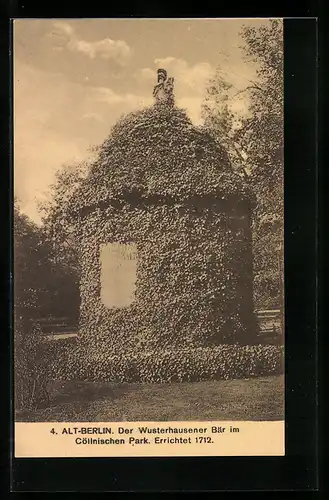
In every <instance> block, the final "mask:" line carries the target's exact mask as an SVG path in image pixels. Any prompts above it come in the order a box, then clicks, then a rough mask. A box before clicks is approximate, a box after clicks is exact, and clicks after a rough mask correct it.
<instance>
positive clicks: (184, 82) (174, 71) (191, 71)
mask: <svg viewBox="0 0 329 500" xmlns="http://www.w3.org/2000/svg"><path fill="white" fill-rule="evenodd" d="M154 65H155V69H151V68H142V69H141V70H139V71H138V72H137V73H136V77H137V78H139V79H140V80H142V81H143V80H144V81H152V80H153V81H155V79H156V69H158V68H165V69H166V70H168V73H169V74H170V75H172V76H174V78H175V85H176V86H177V91H178V92H179V93H183V92H184V91H186V90H189V91H193V92H197V93H198V94H201V93H203V91H204V87H205V85H206V84H207V82H208V80H209V78H210V77H211V75H212V74H213V73H214V68H213V67H212V66H211V65H210V64H209V63H207V62H199V63H196V64H193V65H189V64H188V63H187V61H185V60H184V59H178V58H176V57H172V56H169V57H164V58H158V59H155V60H154Z"/></svg>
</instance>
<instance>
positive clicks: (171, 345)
mask: <svg viewBox="0 0 329 500" xmlns="http://www.w3.org/2000/svg"><path fill="white" fill-rule="evenodd" d="M173 88H174V81H173V79H172V78H169V79H167V74H166V71H165V70H159V71H158V82H157V85H156V86H155V88H154V93H153V95H154V99H155V102H154V105H153V106H151V107H149V108H146V109H144V110H142V111H137V112H134V113H131V114H129V115H127V116H125V117H124V118H122V119H121V120H119V121H118V122H117V123H116V125H115V126H114V127H113V129H112V131H111V133H110V135H109V137H108V138H107V139H106V140H105V142H104V143H103V144H102V146H101V147H100V149H99V153H98V157H97V159H96V161H95V162H94V164H93V165H92V168H91V170H90V173H89V175H88V177H87V178H86V180H85V182H84V184H83V186H82V188H81V190H80V192H79V194H78V196H77V197H76V199H75V202H74V207H72V210H73V211H74V215H75V217H76V227H77V237H78V238H79V241H80V259H81V269H82V276H81V286H80V290H81V311H80V327H79V335H80V339H81V341H83V342H87V343H89V342H91V343H93V344H95V342H105V344H106V345H107V346H108V348H109V349H110V351H111V352H112V353H113V354H120V353H122V352H132V353H133V352H135V351H136V350H143V351H152V350H156V351H159V350H161V349H166V350H168V349H181V348H187V347H197V346H212V345H217V344H222V343H243V344H245V343H252V342H253V341H254V339H255V319H254V310H253V299H252V296H253V293H252V282H253V272H252V260H253V259H252V238H251V197H250V193H249V189H248V186H246V184H245V182H244V181H243V180H242V179H241V178H240V176H239V175H238V174H236V173H235V172H234V170H233V169H232V167H231V165H230V162H229V158H228V155H227V153H226V151H225V150H224V149H223V147H222V146H221V145H220V144H219V143H218V142H217V141H216V140H214V139H213V138H212V137H211V136H210V135H209V134H208V133H207V132H205V131H203V130H202V128H197V127H195V126H194V125H193V124H192V123H191V121H190V120H189V118H188V117H187V115H186V113H185V112H184V111H183V110H181V109H178V108H177V107H176V106H175V102H174V93H173Z"/></svg>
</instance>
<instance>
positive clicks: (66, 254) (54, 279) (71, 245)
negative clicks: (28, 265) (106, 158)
mask: <svg viewBox="0 0 329 500" xmlns="http://www.w3.org/2000/svg"><path fill="white" fill-rule="evenodd" d="M88 168H89V163H87V162H83V163H81V164H79V165H68V166H63V167H62V168H61V169H59V170H58V171H57V172H56V174H55V180H54V182H53V184H52V185H51V186H50V190H49V193H48V197H47V202H45V203H42V204H40V205H39V210H40V212H41V214H42V228H43V238H44V242H45V244H46V245H47V246H48V247H49V249H50V254H49V270H50V272H51V277H50V280H49V283H48V290H51V291H52V292H51V295H52V303H51V305H50V308H49V311H50V310H51V313H52V315H54V316H64V317H68V318H69V320H70V321H71V322H72V323H76V322H77V319H78V313H79V304H80V295H79V281H80V265H79V259H78V251H77V250H78V248H77V245H76V240H75V238H74V231H73V227H72V221H71V219H70V217H69V205H70V203H71V200H72V199H73V198H74V196H75V194H76V192H77V189H78V188H79V186H80V184H81V182H82V180H83V179H84V177H85V175H86V172H87V171H88Z"/></svg>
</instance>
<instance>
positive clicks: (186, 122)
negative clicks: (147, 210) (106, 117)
mask: <svg viewBox="0 0 329 500" xmlns="http://www.w3.org/2000/svg"><path fill="white" fill-rule="evenodd" d="M127 195H133V196H135V197H139V198H141V199H147V198H152V197H153V198H154V197H162V198H163V197H170V198H173V199H175V200H177V201H181V202H184V201H187V200H188V199H190V198H195V197H213V198H217V199H221V200H229V199H232V198H234V199H236V200H240V201H243V200H246V199H249V198H250V193H249V189H248V186H246V184H245V182H244V181H243V180H242V179H241V177H240V176H239V175H238V174H237V173H235V172H234V171H233V169H232V168H231V165H230V161H229V158H228V155H227V153H226V151H225V149H224V148H223V147H222V146H221V145H220V144H219V143H218V142H217V141H216V140H215V139H214V138H213V137H211V136H210V135H209V134H208V133H207V132H205V131H204V130H202V128H199V127H195V126H194V125H193V124H192V122H191V120H190V119H189V118H188V116H187V114H186V113H185V111H184V110H182V109H179V108H177V107H176V106H172V105H170V106H159V105H158V103H157V102H155V104H154V105H153V106H151V107H149V108H146V109H144V110H142V111H137V112H133V113H130V114H128V115H126V116H125V117H123V118H121V119H120V120H119V121H118V122H117V123H116V124H115V125H114V127H113V128H112V131H111V133H110V135H109V136H108V138H107V139H106V140H105V141H104V143H103V144H102V145H101V147H100V148H99V152H98V157H97V158H96V160H95V162H94V163H93V165H92V166H91V169H90V172H89V175H88V176H87V178H86V179H85V181H84V183H83V185H82V186H81V188H80V191H79V193H78V194H77V195H76V196H75V201H74V207H73V208H74V211H76V210H80V209H83V208H85V207H88V206H89V207H91V206H97V205H100V204H104V203H106V202H110V201H111V200H118V199H120V198H122V197H125V196H127Z"/></svg>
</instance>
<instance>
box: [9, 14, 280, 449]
mask: <svg viewBox="0 0 329 500" xmlns="http://www.w3.org/2000/svg"><path fill="white" fill-rule="evenodd" d="M13 122H14V123H13V129H14V158H13V176H14V208H13V232H14V236H13V251H14V305H13V307H14V324H13V338H14V345H13V350H14V363H13V365H14V366H13V370H14V373H13V378H14V419H15V422H16V423H47V422H58V423H65V422H70V423H72V422H73V423H74V422H79V423H83V422H95V423H97V422H112V423H113V422H114V423H116V424H117V425H120V423H129V422H132V423H133V422H153V423H157V422H160V423H161V422H162V423H168V422H171V423H172V422H174V423H175V422H176V423H177V422H180V423H181V422H185V423H187V424H188V423H191V425H192V424H193V425H194V426H196V427H198V425H199V424H198V423H200V422H225V421H227V422H231V421H234V422H239V421H240V422H241V423H243V422H262V423H267V422H272V423H273V422H281V423H282V424H283V423H284V411H285V408H284V397H285V394H284V271H283V270H284V262H283V243H284V241H283V233H284V227H283V226H284V224H283V173H284V165H283V144H284V137H283V21H282V19H264V18H262V19H237V18H235V19H18V20H15V21H14V23H13ZM49 428H50V427H49ZM231 432H234V430H233V431H231ZM269 432H270V431H269ZM54 433H55V431H54ZM209 439H210V438H209Z"/></svg>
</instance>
